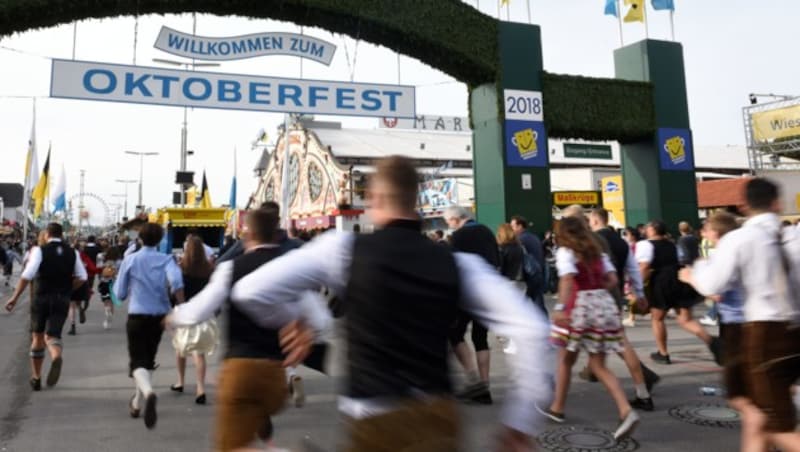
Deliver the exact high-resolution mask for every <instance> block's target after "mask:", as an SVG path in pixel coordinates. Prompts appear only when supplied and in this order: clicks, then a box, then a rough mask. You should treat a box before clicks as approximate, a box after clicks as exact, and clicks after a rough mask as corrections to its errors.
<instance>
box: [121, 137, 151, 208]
mask: <svg viewBox="0 0 800 452" xmlns="http://www.w3.org/2000/svg"><path fill="white" fill-rule="evenodd" d="M125 153H126V154H130V155H138V156H139V204H138V205H137V206H136V208H137V209H138V210H139V212H144V204H142V179H143V178H144V158H145V157H150V156H154V155H158V152H135V151H125Z"/></svg>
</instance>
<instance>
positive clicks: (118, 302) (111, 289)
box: [108, 281, 122, 306]
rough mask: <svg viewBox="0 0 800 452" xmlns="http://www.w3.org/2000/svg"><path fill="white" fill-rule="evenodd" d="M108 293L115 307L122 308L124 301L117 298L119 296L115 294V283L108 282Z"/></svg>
mask: <svg viewBox="0 0 800 452" xmlns="http://www.w3.org/2000/svg"><path fill="white" fill-rule="evenodd" d="M108 293H109V295H111V303H113V304H114V306H122V300H120V299H119V298H117V294H116V293H115V292H114V281H109V282H108Z"/></svg>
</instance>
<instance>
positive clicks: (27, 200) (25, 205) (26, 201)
mask: <svg viewBox="0 0 800 452" xmlns="http://www.w3.org/2000/svg"><path fill="white" fill-rule="evenodd" d="M31 128H32V131H31V143H30V145H29V146H28V147H29V149H28V157H27V158H26V161H28V159H30V161H28V163H29V164H30V166H31V167H30V168H27V165H26V170H27V171H26V172H25V193H23V196H24V197H23V198H22V213H23V221H22V247H23V251H27V250H26V249H25V248H27V244H28V212H29V211H30V208H31V193H30V191H31V187H30V184H31V170H32V169H33V153H34V152H35V149H36V98H35V97H34V98H33V125H32V126H31ZM38 170H39V169H38V168H36V171H38Z"/></svg>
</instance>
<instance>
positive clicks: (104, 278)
mask: <svg viewBox="0 0 800 452" xmlns="http://www.w3.org/2000/svg"><path fill="white" fill-rule="evenodd" d="M97 260H98V267H99V268H100V269H101V271H100V282H99V283H98V284H97V290H98V291H99V292H100V299H101V300H102V301H103V309H104V310H105V320H103V329H104V330H107V329H109V328H110V327H111V321H112V320H113V319H114V303H112V301H111V284H112V283H113V281H114V278H115V277H116V276H117V271H119V266H120V265H121V264H122V259H120V254H119V249H118V248H117V247H113V246H112V247H109V248H108V249H107V250H106V252H105V253H102V254H100V255H98V256H97Z"/></svg>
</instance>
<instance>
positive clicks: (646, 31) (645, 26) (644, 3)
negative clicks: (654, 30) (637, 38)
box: [642, 1, 650, 39]
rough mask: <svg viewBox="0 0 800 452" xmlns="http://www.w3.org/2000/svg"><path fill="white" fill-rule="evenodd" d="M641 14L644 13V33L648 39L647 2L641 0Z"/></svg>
mask: <svg viewBox="0 0 800 452" xmlns="http://www.w3.org/2000/svg"><path fill="white" fill-rule="evenodd" d="M642 8H644V9H643V10H642V14H643V15H644V35H645V37H647V39H650V26H649V25H648V23H647V2H646V1H644V2H642Z"/></svg>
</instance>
